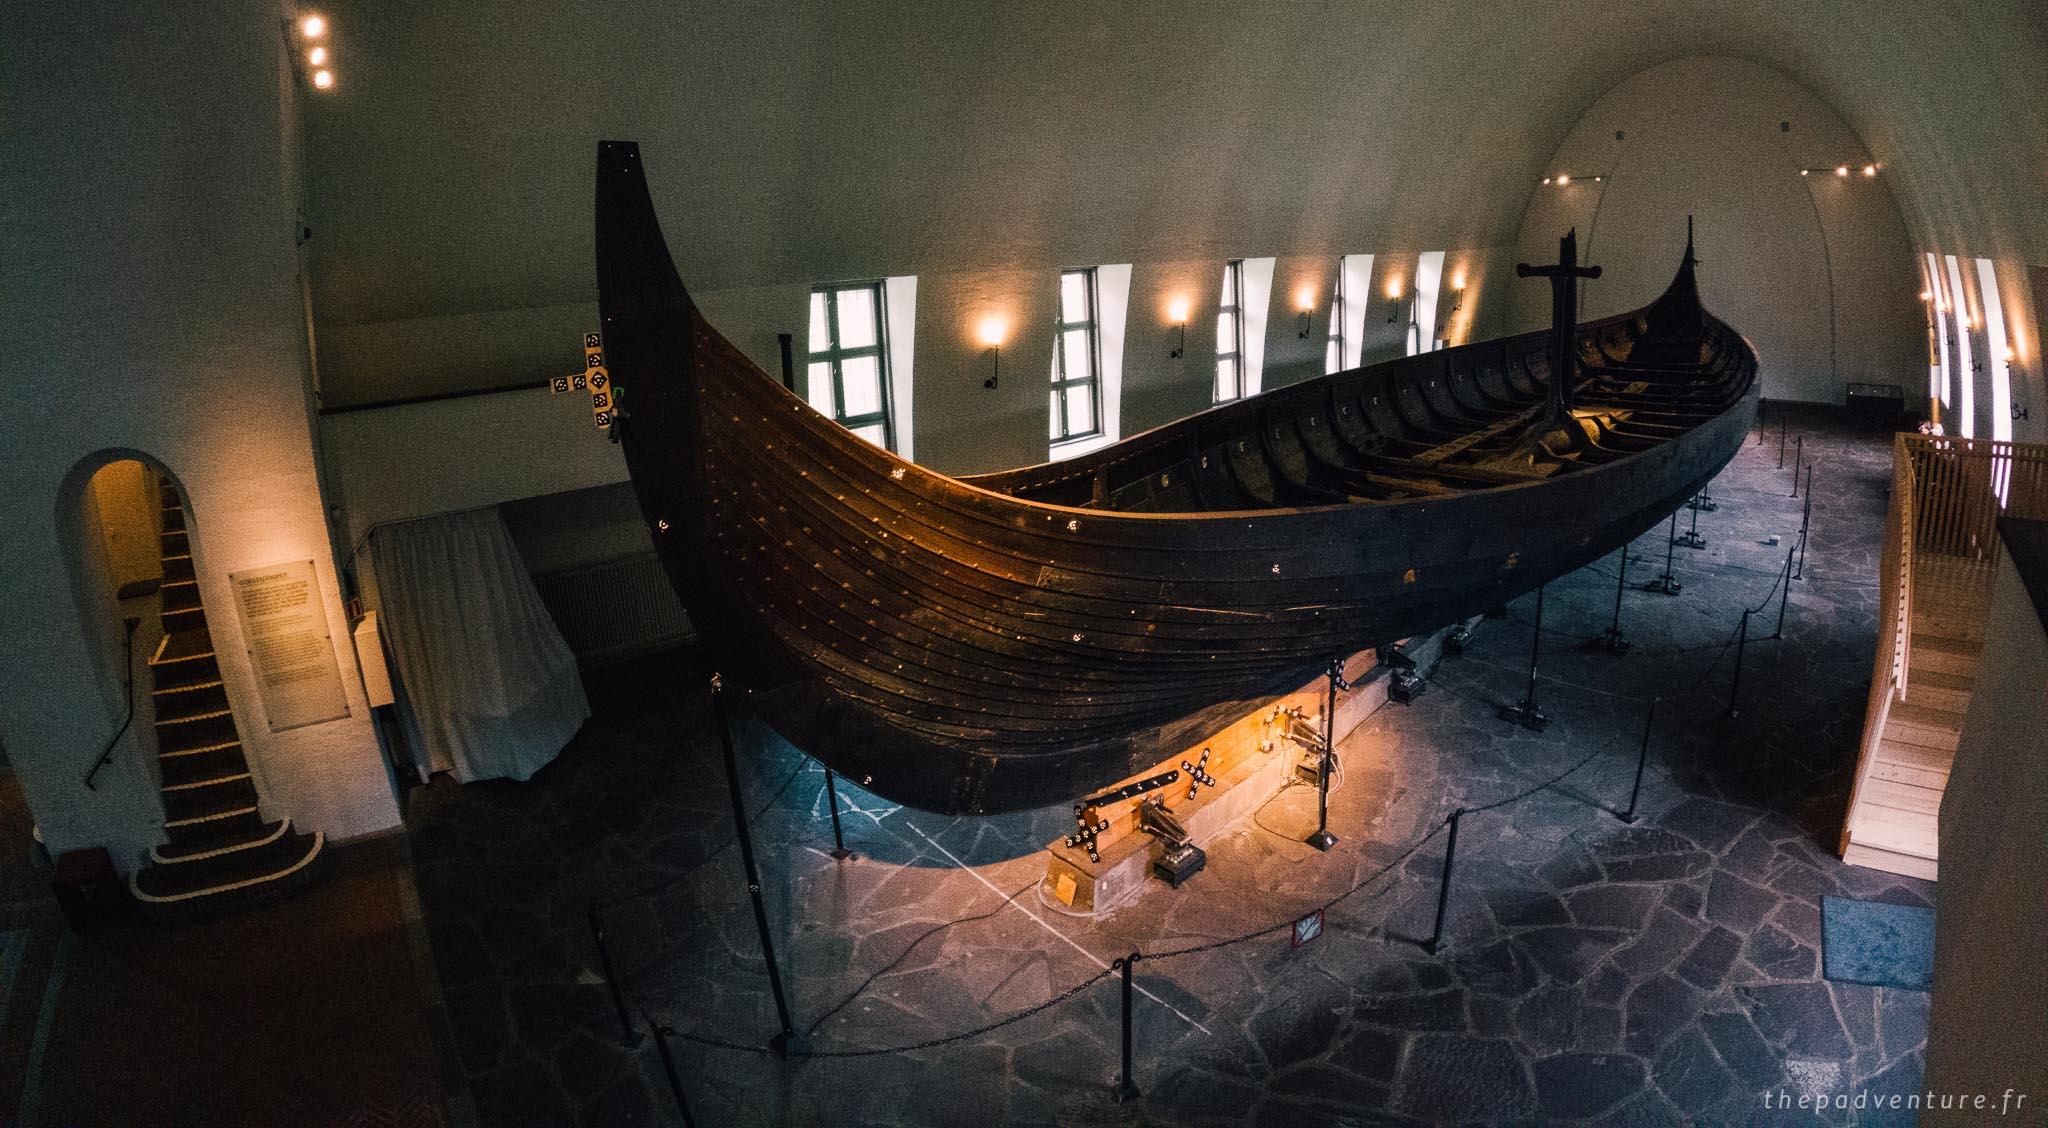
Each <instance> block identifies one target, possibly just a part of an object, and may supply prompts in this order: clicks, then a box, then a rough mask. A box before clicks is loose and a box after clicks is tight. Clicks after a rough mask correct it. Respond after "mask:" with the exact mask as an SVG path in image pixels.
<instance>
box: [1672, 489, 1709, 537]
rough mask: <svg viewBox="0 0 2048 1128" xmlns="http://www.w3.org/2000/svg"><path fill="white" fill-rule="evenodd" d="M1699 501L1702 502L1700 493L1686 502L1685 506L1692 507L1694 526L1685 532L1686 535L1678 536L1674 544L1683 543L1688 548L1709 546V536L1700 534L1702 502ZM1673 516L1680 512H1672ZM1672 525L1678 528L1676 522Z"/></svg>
mask: <svg viewBox="0 0 2048 1128" xmlns="http://www.w3.org/2000/svg"><path fill="white" fill-rule="evenodd" d="M1699 502H1700V495H1698V494H1694V495H1692V500H1691V501H1689V502H1687V503H1686V506H1685V507H1686V508H1687V509H1690V510H1692V528H1690V529H1688V530H1687V531H1686V534H1685V535H1684V536H1682V537H1679V538H1677V539H1676V540H1675V541H1673V542H1672V543H1674V544H1682V545H1684V546H1685V547H1687V548H1705V547H1707V538H1705V537H1703V536H1701V535H1700V504H1699ZM1672 516H1673V517H1676V516H1678V514H1676V513H1673V514H1672ZM1672 527H1673V528H1676V527H1677V526H1676V525H1675V524H1674V525H1673V526H1672Z"/></svg>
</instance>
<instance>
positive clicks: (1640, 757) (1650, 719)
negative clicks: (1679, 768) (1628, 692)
mask: <svg viewBox="0 0 2048 1128" xmlns="http://www.w3.org/2000/svg"><path fill="white" fill-rule="evenodd" d="M1662 700H1663V698H1662V697H1652V698H1650V711H1649V712H1648V713H1646V714H1644V716H1643V746H1642V747H1641V748H1639V749H1637V750H1636V782H1635V786H1633V787H1630V788H1629V789H1628V810H1626V811H1623V812H1622V813H1621V821H1622V822H1625V823H1632V822H1634V821H1636V799H1637V797H1638V796H1640V795H1642V793H1643V768H1644V767H1645V766H1646V765H1648V764H1649V762H1650V726H1651V725H1653V724H1656V723H1657V702H1659V701H1662Z"/></svg>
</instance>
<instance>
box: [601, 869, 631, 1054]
mask: <svg viewBox="0 0 2048 1128" xmlns="http://www.w3.org/2000/svg"><path fill="white" fill-rule="evenodd" d="M590 935H591V938H592V939H594V940H596V941H597V959H598V963H599V964H601V965H602V966H603V967H604V984H605V986H607V987H609V988H611V991H612V1006H613V1007H614V1008H616V1009H617V1010H618V1012H619V1045H621V1046H624V1047H625V1048H627V1049H629V1050H630V1049H635V1048H637V1047H638V1046H639V1045H640V1031H639V1030H637V1029H635V1028H634V1026H633V1012H631V1011H629V1010H627V1009H626V990H625V988H624V987H623V986H621V985H620V983H619V972H618V969H617V968H616V967H613V966H612V949H611V946H610V945H609V944H606V943H605V939H604V916H603V915H602V914H601V913H600V911H599V909H598V907H597V906H596V905H592V906H590Z"/></svg>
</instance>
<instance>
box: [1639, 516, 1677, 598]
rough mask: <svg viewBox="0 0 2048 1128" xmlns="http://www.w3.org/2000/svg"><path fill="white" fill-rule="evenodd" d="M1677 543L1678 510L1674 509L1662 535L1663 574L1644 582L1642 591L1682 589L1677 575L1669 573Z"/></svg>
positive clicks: (1668, 592) (1674, 591) (1672, 592)
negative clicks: (1669, 524) (1666, 529)
mask: <svg viewBox="0 0 2048 1128" xmlns="http://www.w3.org/2000/svg"><path fill="white" fill-rule="evenodd" d="M1677 544H1678V510H1676V509H1674V510H1672V511H1671V528H1670V529H1669V530H1668V531H1667V532H1666V535H1665V537H1664V574H1663V575H1661V576H1658V577H1657V578H1656V579H1654V580H1651V581H1649V582H1647V583H1645V584H1644V585H1643V590H1644V591H1654V592H1656V593H1657V594H1658V595H1677V594H1678V593H1679V592H1680V591H1682V590H1684V589H1683V588H1682V587H1681V586H1680V585H1679V582H1678V577H1677V576H1674V575H1672V574H1671V559H1672V553H1673V551H1674V550H1675V549H1676V547H1677Z"/></svg>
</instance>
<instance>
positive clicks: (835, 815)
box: [825, 768, 853, 862]
mask: <svg viewBox="0 0 2048 1128" xmlns="http://www.w3.org/2000/svg"><path fill="white" fill-rule="evenodd" d="M825 799H826V801H827V802H829V803H831V804H832V856H833V857H835V858H837V859H839V860H840V861H842V862H843V861H845V860H846V859H848V858H851V857H853V851H851V850H849V849H847V848H846V835H845V833H844V832H842V831H841V830H840V829H839V781H838V780H837V779H835V778H834V777H833V775H832V769H831V768H826V769H825Z"/></svg>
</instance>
